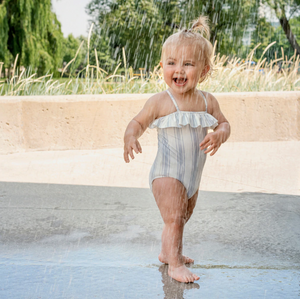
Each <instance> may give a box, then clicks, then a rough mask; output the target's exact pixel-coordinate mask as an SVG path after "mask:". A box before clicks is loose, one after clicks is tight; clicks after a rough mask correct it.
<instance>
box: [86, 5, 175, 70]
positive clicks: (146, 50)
mask: <svg viewBox="0 0 300 299" xmlns="http://www.w3.org/2000/svg"><path fill="white" fill-rule="evenodd" d="M177 2H178V1H158V0H126V1H125V0H117V1H109V0H93V1H92V2H91V3H90V4H89V5H88V7H87V11H88V13H89V14H90V15H91V16H92V17H93V18H94V21H95V23H96V28H97V32H98V34H99V36H101V39H100V40H107V41H108V43H109V47H110V57H111V59H113V60H114V61H115V64H117V63H118V62H119V61H120V60H122V48H123V47H124V48H125V52H126V60H127V63H128V65H130V66H133V68H135V69H136V68H146V69H149V68H153V67H154V66H155V65H156V64H157V63H158V62H159V59H160V51H161V46H162V41H163V40H164V39H165V38H166V37H167V36H168V35H170V34H171V33H172V32H173V31H174V29H175V27H176V23H178V19H177V18H178V16H179V8H178V5H176V4H178V3H177ZM162 8H163V9H162ZM115 64H114V65H112V67H114V66H115Z"/></svg>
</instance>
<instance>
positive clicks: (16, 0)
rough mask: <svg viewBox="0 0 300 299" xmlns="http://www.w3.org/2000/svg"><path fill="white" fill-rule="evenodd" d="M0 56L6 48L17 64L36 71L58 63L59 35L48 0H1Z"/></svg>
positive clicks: (60, 48) (55, 67)
mask: <svg viewBox="0 0 300 299" xmlns="http://www.w3.org/2000/svg"><path fill="white" fill-rule="evenodd" d="M0 28H1V29H0V36H1V37H2V39H1V44H2V47H0V59H2V60H3V59H4V58H5V56H7V55H8V54H7V51H9V52H10V54H11V55H12V56H13V58H15V57H16V56H17V54H19V60H18V64H17V65H18V66H21V65H22V66H25V67H27V66H31V67H32V68H33V69H36V70H37V72H38V73H39V74H42V73H45V72H47V71H51V72H56V70H57V68H58V67H59V66H60V65H61V56H62V54H61V50H62V41H63V35H62V32H61V26H60V23H59V22H58V20H57V18H56V15H55V14H54V13H53V12H52V11H51V0H40V1H34V0H4V1H3V2H2V4H1V5H0Z"/></svg>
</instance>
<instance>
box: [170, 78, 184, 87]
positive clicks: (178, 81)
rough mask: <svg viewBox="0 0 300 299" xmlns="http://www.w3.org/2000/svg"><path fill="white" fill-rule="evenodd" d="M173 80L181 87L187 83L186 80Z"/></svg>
mask: <svg viewBox="0 0 300 299" xmlns="http://www.w3.org/2000/svg"><path fill="white" fill-rule="evenodd" d="M173 80H174V82H175V84H176V85H179V86H183V85H185V84H186V82H187V79H186V78H173Z"/></svg>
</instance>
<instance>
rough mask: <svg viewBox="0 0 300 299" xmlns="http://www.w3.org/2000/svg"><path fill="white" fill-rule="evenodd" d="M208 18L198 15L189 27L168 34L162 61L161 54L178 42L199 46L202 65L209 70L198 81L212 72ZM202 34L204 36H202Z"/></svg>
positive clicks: (211, 47) (211, 50) (211, 48)
mask: <svg viewBox="0 0 300 299" xmlns="http://www.w3.org/2000/svg"><path fill="white" fill-rule="evenodd" d="M208 22H209V19H208V17H207V16H202V15H201V16H200V17H199V18H198V19H196V20H194V21H193V24H192V26H191V28H190V29H183V30H181V31H179V32H177V33H174V34H172V35H171V36H169V37H168V38H167V39H166V41H165V42H164V44H163V47H162V53H161V60H162V61H163V55H164V53H165V50H166V48H167V47H170V46H172V45H178V44H183V43H185V44H188V45H193V46H195V45H196V46H198V47H200V49H201V50H200V51H199V52H200V53H201V54H202V55H201V56H202V57H201V58H204V65H205V66H207V65H208V66H209V68H210V69H209V71H208V72H207V73H206V75H205V76H203V77H201V78H200V79H199V83H201V82H203V81H204V80H206V79H207V78H208V77H209V76H210V75H211V74H212V72H213V67H214V65H213V45H212V44H211V42H210V41H209V38H210V29H209V26H208ZM204 35H205V36H206V37H204Z"/></svg>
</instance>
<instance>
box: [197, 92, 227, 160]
mask: <svg viewBox="0 0 300 299" xmlns="http://www.w3.org/2000/svg"><path fill="white" fill-rule="evenodd" d="M208 98H209V101H208V103H209V106H210V107H209V108H210V109H209V111H211V114H212V116H213V117H214V118H216V119H217V120H218V126H217V127H216V128H215V129H214V132H211V133H208V134H207V135H206V136H205V138H204V139H203V141H202V142H201V143H200V149H201V150H203V149H205V148H206V151H205V154H207V153H209V152H211V153H210V155H211V156H213V155H214V154H215V153H216V152H217V150H218V149H219V147H220V146H221V144H222V143H224V142H225V141H226V140H227V139H228V138H229V136H230V125H229V122H228V120H227V119H226V118H225V116H224V115H223V113H222V112H221V109H220V106H219V103H218V101H217V99H216V98H215V97H214V96H213V95H212V94H208Z"/></svg>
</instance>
